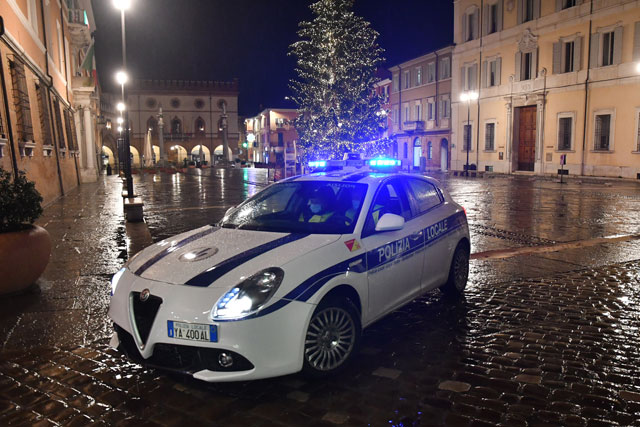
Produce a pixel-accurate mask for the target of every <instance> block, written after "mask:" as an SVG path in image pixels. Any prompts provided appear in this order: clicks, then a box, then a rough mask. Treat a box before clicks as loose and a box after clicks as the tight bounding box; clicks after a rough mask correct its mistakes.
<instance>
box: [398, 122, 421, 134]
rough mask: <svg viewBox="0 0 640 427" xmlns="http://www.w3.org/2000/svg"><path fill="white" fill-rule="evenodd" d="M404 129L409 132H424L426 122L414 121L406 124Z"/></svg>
mask: <svg viewBox="0 0 640 427" xmlns="http://www.w3.org/2000/svg"><path fill="white" fill-rule="evenodd" d="M402 128H403V129H404V130H406V131H409V132H419V131H422V130H424V121H423V120H414V121H410V122H404V123H403V126H402Z"/></svg>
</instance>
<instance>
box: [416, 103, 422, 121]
mask: <svg viewBox="0 0 640 427" xmlns="http://www.w3.org/2000/svg"><path fill="white" fill-rule="evenodd" d="M415 112H416V120H418V121H420V120H422V105H421V104H419V103H418V104H416V105H415Z"/></svg>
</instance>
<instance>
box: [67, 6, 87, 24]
mask: <svg viewBox="0 0 640 427" xmlns="http://www.w3.org/2000/svg"><path fill="white" fill-rule="evenodd" d="M69 24H76V25H85V26H89V18H88V17H87V11H86V10H84V9H69Z"/></svg>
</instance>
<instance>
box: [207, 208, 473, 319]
mask: <svg viewBox="0 0 640 427" xmlns="http://www.w3.org/2000/svg"><path fill="white" fill-rule="evenodd" d="M445 221H446V223H445ZM465 223H466V215H465V214H464V212H462V211H461V212H457V213H455V214H453V215H451V216H449V217H447V218H445V219H443V220H441V221H438V222H437V223H435V224H432V225H430V226H428V227H426V228H424V229H422V238H421V239H419V240H418V242H417V243H415V244H413V245H412V244H411V243H410V244H409V248H408V250H405V251H403V252H399V253H396V254H395V255H394V256H393V257H390V259H388V260H385V261H384V262H376V261H375V256H379V250H380V249H381V248H382V249H384V248H385V246H387V245H393V244H395V243H396V242H398V241H400V240H405V239H411V237H407V238H404V239H399V240H396V241H393V242H390V243H387V244H386V245H382V246H380V247H378V248H376V249H373V250H371V251H368V252H366V253H363V254H361V255H358V256H355V257H353V258H350V259H348V260H346V261H342V262H339V263H337V264H335V265H333V266H331V267H329V268H326V269H324V270H322V271H320V272H319V273H316V274H314V275H313V276H311V277H309V278H308V279H306V280H305V281H304V282H302V283H301V284H300V285H298V286H296V287H295V289H293V290H292V291H290V292H289V293H288V294H286V295H285V296H283V297H282V298H281V299H280V300H278V301H276V302H275V303H273V304H271V305H270V306H268V307H266V308H265V309H263V310H260V311H258V312H257V313H254V314H252V315H250V316H247V317H243V318H241V319H227V320H216V322H235V321H238V320H248V319H255V318H257V317H262V316H265V315H267V314H270V313H273V312H274V311H277V310H279V309H281V308H282V307H285V306H286V305H288V304H289V303H290V302H292V301H302V302H306V301H308V300H309V299H310V298H311V297H312V296H313V295H315V293H316V292H318V291H319V290H320V289H322V287H323V286H324V285H325V284H326V283H327V282H328V281H329V280H331V279H333V278H334V277H337V276H340V275H341V274H343V273H347V272H355V273H365V272H367V271H370V270H373V269H375V268H378V267H380V266H382V265H384V264H387V263H389V262H391V261H393V260H395V259H397V258H400V257H404V256H406V255H408V254H410V253H412V252H415V251H417V250H419V249H421V248H424V247H426V246H430V245H432V244H433V243H435V242H436V241H438V240H440V239H442V238H443V237H444V236H445V235H448V234H449V233H452V232H453V231H455V230H457V229H458V228H460V227H462V226H463V225H464V224H465ZM445 224H446V228H445ZM432 227H437V228H432ZM437 230H440V231H437ZM369 259H371V260H372V261H373V262H372V263H371V264H370V263H369ZM359 261H360V262H359Z"/></svg>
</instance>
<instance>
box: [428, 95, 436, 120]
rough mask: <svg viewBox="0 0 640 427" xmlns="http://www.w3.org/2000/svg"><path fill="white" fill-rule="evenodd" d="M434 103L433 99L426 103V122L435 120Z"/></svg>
mask: <svg viewBox="0 0 640 427" xmlns="http://www.w3.org/2000/svg"><path fill="white" fill-rule="evenodd" d="M435 109H436V103H435V101H434V100H433V98H431V99H429V100H428V101H427V120H435V117H436V116H435Z"/></svg>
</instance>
